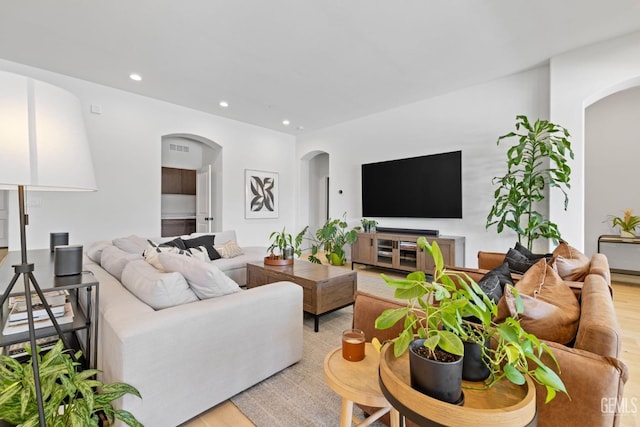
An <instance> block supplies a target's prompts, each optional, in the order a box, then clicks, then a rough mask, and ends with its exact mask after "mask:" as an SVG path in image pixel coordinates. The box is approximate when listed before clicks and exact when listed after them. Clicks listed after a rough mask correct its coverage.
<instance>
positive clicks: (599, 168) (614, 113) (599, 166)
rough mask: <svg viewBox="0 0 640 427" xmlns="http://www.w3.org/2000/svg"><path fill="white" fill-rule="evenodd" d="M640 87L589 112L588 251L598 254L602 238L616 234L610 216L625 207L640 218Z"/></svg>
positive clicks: (586, 195) (586, 169) (621, 211)
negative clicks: (639, 123) (639, 164)
mask: <svg viewBox="0 0 640 427" xmlns="http://www.w3.org/2000/svg"><path fill="white" fill-rule="evenodd" d="M639 117H640V87H636V88H633V89H627V90H624V91H621V92H618V93H615V94H613V95H609V96H608V97H606V98H604V99H602V100H600V101H598V102H596V103H594V104H592V105H591V106H589V107H588V108H587V109H586V113H585V133H584V134H585V189H586V193H585V253H586V254H589V255H591V254H593V253H595V252H596V251H597V242H598V236H600V235H602V234H617V233H618V232H619V231H620V230H619V228H618V227H616V228H615V229H613V228H612V227H611V223H610V221H607V218H608V216H609V215H615V216H619V217H621V216H623V212H624V210H625V209H632V210H633V213H634V215H640V191H638V179H637V178H636V173H637V170H638V161H640V136H639V135H638V118H639Z"/></svg>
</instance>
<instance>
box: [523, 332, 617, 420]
mask: <svg viewBox="0 0 640 427" xmlns="http://www.w3.org/2000/svg"><path fill="white" fill-rule="evenodd" d="M546 343H547V344H548V345H549V347H551V351H552V352H553V354H554V356H555V357H556V359H557V360H558V364H559V365H560V369H561V372H560V378H561V379H562V381H563V382H564V385H565V387H566V389H567V393H568V394H569V397H567V396H566V395H565V394H564V393H558V394H557V395H556V398H555V399H554V400H552V401H551V402H549V403H546V404H545V398H546V395H547V393H546V389H545V387H544V386H541V385H539V384H537V383H536V400H537V404H538V416H539V419H540V420H541V422H542V421H543V422H544V424H543V425H547V424H548V423H551V422H552V421H553V425H559V426H563V427H571V426H576V427H581V426H590V427H597V426H603V427H604V426H614V425H617V424H618V423H619V419H618V418H619V417H620V415H619V414H616V413H613V412H612V411H608V410H607V408H608V407H610V406H611V405H610V402H621V401H622V400H621V399H622V397H623V392H624V384H625V383H626V382H627V380H628V378H629V371H628V369H627V366H626V365H625V364H624V363H623V362H622V361H620V360H618V359H616V358H614V357H604V356H600V355H597V354H594V353H591V352H588V351H584V350H580V349H576V348H569V347H566V346H563V345H561V344H558V343H554V342H546ZM543 361H544V363H545V364H546V365H547V366H549V367H553V366H554V365H553V361H552V360H551V359H550V358H549V357H548V356H544V357H543ZM603 402H605V403H606V404H607V405H608V407H607V405H603Z"/></svg>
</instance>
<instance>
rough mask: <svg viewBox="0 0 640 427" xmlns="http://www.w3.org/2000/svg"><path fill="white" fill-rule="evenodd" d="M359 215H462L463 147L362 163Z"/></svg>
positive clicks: (409, 216) (408, 216)
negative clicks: (457, 149) (404, 157)
mask: <svg viewBox="0 0 640 427" xmlns="http://www.w3.org/2000/svg"><path fill="white" fill-rule="evenodd" d="M362 216H364V217H374V218H385V217H386V218H462V151H452V152H449V153H441V154H433V155H428V156H420V157H411V158H407V159H399V160H390V161H385V162H377V163H367V164H363V165H362Z"/></svg>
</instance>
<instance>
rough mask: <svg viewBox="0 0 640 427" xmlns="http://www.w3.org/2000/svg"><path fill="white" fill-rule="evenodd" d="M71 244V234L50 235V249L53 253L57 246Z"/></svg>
mask: <svg viewBox="0 0 640 427" xmlns="http://www.w3.org/2000/svg"><path fill="white" fill-rule="evenodd" d="M68 244H69V233H67V232H64V233H49V249H51V252H53V249H54V248H55V247H56V246H63V245H68Z"/></svg>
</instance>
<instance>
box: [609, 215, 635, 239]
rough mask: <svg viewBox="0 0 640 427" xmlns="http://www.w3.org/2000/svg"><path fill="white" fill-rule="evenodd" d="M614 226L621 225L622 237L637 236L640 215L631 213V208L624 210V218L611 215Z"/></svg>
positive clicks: (610, 219)
mask: <svg viewBox="0 0 640 427" xmlns="http://www.w3.org/2000/svg"><path fill="white" fill-rule="evenodd" d="M609 221H611V226H612V227H620V237H636V234H635V231H636V227H638V226H640V216H636V215H631V209H627V210H625V211H624V216H623V217H622V218H620V217H618V216H613V215H610V217H609Z"/></svg>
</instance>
